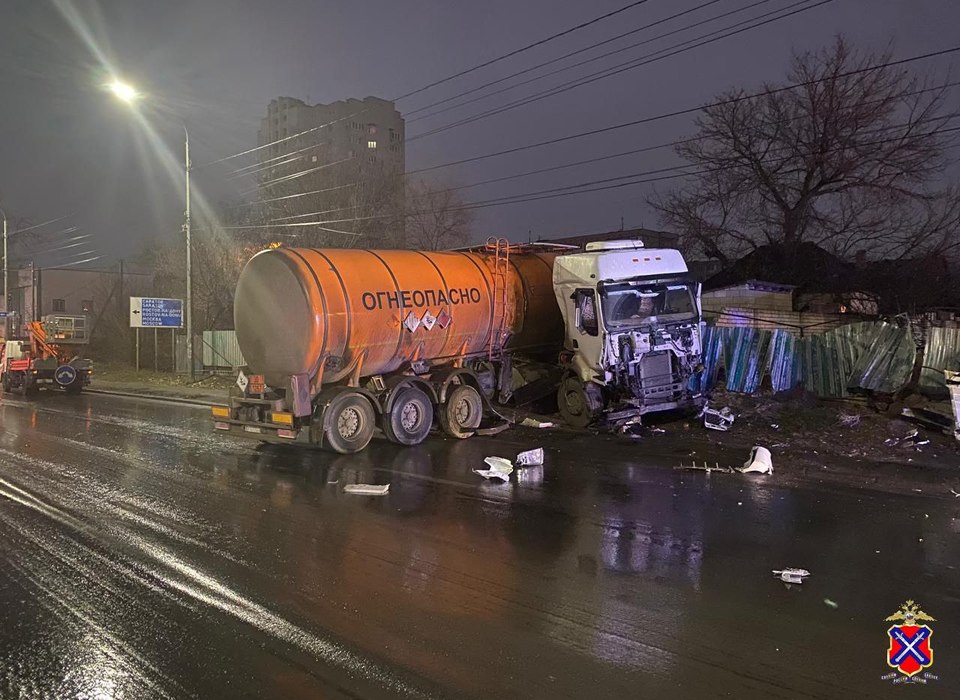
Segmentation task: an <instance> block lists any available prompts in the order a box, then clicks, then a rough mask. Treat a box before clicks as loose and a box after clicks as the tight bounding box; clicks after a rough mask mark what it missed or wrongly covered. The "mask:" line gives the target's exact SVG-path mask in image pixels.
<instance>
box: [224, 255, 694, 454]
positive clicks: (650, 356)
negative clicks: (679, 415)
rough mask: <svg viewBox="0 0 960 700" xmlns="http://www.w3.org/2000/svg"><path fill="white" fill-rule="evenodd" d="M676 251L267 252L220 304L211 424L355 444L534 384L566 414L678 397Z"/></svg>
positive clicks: (342, 447) (684, 332) (482, 407)
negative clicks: (223, 321) (225, 340)
mask: <svg viewBox="0 0 960 700" xmlns="http://www.w3.org/2000/svg"><path fill="white" fill-rule="evenodd" d="M686 273H687V268H686V264H685V263H684V261H683V258H682V256H681V255H680V253H679V252H678V251H676V250H667V249H662V250H661V249H657V250H651V249H646V248H644V247H643V244H642V243H641V242H640V241H616V242H606V243H594V244H589V245H588V246H587V248H586V250H584V251H580V250H579V249H577V248H570V247H568V246H554V245H545V244H531V245H510V244H508V243H507V242H506V241H504V240H502V239H499V240H497V239H491V240H490V241H488V242H487V244H486V245H483V246H479V247H476V248H471V249H466V250H459V251H444V252H427V251H410V250H390V251H378V250H355V249H350V250H341V249H325V250H321V249H298V248H285V247H280V248H275V249H270V250H265V251H261V252H260V253H258V254H256V255H255V256H253V258H251V259H250V261H249V262H248V263H247V264H246V266H245V267H244V269H243V271H242V272H241V275H240V278H239V281H238V283H237V290H236V296H235V301H234V322H235V328H236V334H237V342H238V344H239V346H240V350H241V352H242V353H243V356H244V359H245V361H246V363H247V366H248V371H249V374H247V373H241V375H240V376H239V377H238V384H237V389H236V390H235V391H233V392H232V395H231V397H230V400H229V405H227V406H214V407H212V409H211V411H212V418H213V422H214V427H215V428H216V429H218V430H222V431H225V432H230V433H234V434H237V435H239V436H244V437H252V438H255V439H258V440H261V441H265V442H287V443H295V442H299V443H307V444H312V445H317V446H321V447H325V448H329V449H332V450H334V451H336V452H340V453H350V452H356V451H358V450H361V449H363V448H364V447H366V445H367V444H368V443H369V442H370V439H371V438H372V437H373V435H374V433H375V432H377V431H379V432H380V433H382V434H383V436H384V437H385V438H386V439H388V440H390V441H392V442H395V443H398V444H402V445H413V444H417V443H419V442H422V441H423V440H424V439H425V438H426V436H427V434H428V433H429V432H430V430H431V428H432V427H433V426H434V422H435V420H436V423H437V424H438V425H439V427H440V429H441V430H443V431H444V432H445V433H446V434H447V435H450V436H452V437H456V438H466V437H470V436H471V435H473V434H474V433H475V432H476V430H477V429H478V428H479V427H480V425H481V421H482V420H483V418H484V416H485V415H488V414H495V413H496V412H497V410H498V407H501V406H510V405H511V404H513V405H516V404H523V403H525V402H527V401H529V400H530V399H531V398H533V397H537V396H541V395H543V394H544V392H545V391H547V392H549V393H551V394H556V396H557V400H558V403H559V408H560V412H561V413H562V415H563V416H564V418H565V419H566V420H567V421H568V422H569V423H571V424H572V425H574V426H578V427H585V426H587V425H589V424H591V423H593V422H595V421H605V422H626V421H630V420H636V419H638V418H639V417H640V416H642V415H643V414H645V413H648V412H650V411H659V410H667V409H673V408H682V407H685V406H691V405H693V404H694V403H695V401H696V391H695V390H694V389H695V384H696V382H695V377H696V375H697V373H698V372H699V371H700V354H701V340H700V339H701V334H702V329H701V320H700V299H699V288H698V286H697V285H696V284H694V283H692V282H690V281H688V280H687V278H686Z"/></svg>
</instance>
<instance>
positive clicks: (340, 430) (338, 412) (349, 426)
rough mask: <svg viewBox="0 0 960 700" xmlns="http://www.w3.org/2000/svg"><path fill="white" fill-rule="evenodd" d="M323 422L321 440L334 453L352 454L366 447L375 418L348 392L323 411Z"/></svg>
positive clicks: (361, 399) (366, 403) (363, 402)
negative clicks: (323, 428)
mask: <svg viewBox="0 0 960 700" xmlns="http://www.w3.org/2000/svg"><path fill="white" fill-rule="evenodd" d="M325 418H326V421H327V427H326V428H325V430H324V439H325V441H326V444H327V445H329V446H330V449H332V450H333V451H334V452H339V453H340V454H344V455H345V454H352V453H353V452H359V451H360V450H362V449H363V448H364V447H366V446H367V445H368V444H370V439H371V438H372V437H373V429H374V427H375V417H374V413H373V406H371V405H370V402H369V401H368V400H367V398H366V397H365V396H362V395H360V394H357V393H355V392H352V391H351V392H344V393H342V394H340V395H338V396H337V397H336V398H334V400H333V401H332V402H331V403H330V406H329V407H328V408H327V412H326V417H325Z"/></svg>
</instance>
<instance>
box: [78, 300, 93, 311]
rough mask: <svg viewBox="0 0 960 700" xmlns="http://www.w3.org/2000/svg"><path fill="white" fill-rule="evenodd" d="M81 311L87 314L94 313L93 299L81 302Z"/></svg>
mask: <svg viewBox="0 0 960 700" xmlns="http://www.w3.org/2000/svg"><path fill="white" fill-rule="evenodd" d="M80 310H81V311H82V312H83V313H85V314H92V313H93V299H84V300H83V301H81V302H80Z"/></svg>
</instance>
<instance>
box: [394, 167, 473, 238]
mask: <svg viewBox="0 0 960 700" xmlns="http://www.w3.org/2000/svg"><path fill="white" fill-rule="evenodd" d="M472 226H473V211H471V210H470V209H465V208H464V206H463V199H462V198H461V197H460V195H459V194H458V192H457V191H456V190H454V189H451V188H450V187H444V186H440V185H436V184H432V183H428V182H426V181H424V180H416V181H414V180H410V181H408V182H407V187H406V221H405V233H404V241H403V243H404V245H403V247H405V248H415V249H419V250H442V249H444V248H455V247H457V246H461V245H463V244H464V243H465V242H466V241H467V239H468V238H469V237H470V231H471V227H472Z"/></svg>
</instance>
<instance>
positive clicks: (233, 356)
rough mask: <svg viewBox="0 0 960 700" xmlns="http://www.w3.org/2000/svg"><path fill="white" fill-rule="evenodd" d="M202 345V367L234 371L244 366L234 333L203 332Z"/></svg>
mask: <svg viewBox="0 0 960 700" xmlns="http://www.w3.org/2000/svg"><path fill="white" fill-rule="evenodd" d="M202 344H203V366H204V367H213V368H219V369H236V368H238V367H242V366H243V365H245V364H246V363H245V362H244V360H243V354H242V353H241V352H240V346H239V345H238V344H237V334H236V332H235V331H204V332H203V342H202Z"/></svg>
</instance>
